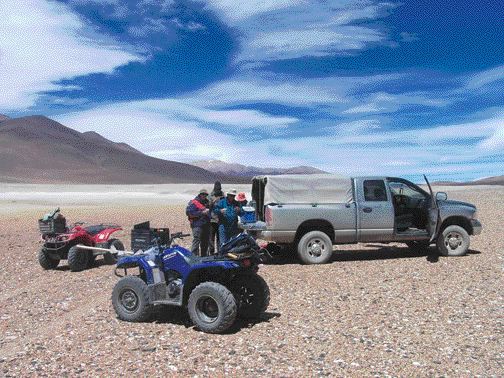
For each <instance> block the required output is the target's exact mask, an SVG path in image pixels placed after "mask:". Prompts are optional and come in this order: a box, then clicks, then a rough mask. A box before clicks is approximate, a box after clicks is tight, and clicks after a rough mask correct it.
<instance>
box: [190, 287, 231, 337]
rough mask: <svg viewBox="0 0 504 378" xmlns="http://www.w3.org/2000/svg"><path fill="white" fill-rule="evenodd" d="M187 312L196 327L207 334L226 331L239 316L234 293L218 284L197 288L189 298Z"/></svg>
mask: <svg viewBox="0 0 504 378" xmlns="http://www.w3.org/2000/svg"><path fill="white" fill-rule="evenodd" d="M187 310H188V312H189V317H190V318H191V320H192V322H193V323H194V325H195V326H196V327H198V328H199V329H200V330H202V331H203V332H207V333H221V332H224V331H226V330H227V329H228V328H229V327H231V325H233V323H234V321H235V319H236V315H237V306H236V300H235V297H234V296H233V293H231V291H229V290H228V289H227V288H226V287H225V286H223V285H221V284H219V283H217V282H203V283H201V284H199V285H198V286H196V287H195V288H194V290H193V291H192V293H191V295H190V296H189V302H188V304H187Z"/></svg>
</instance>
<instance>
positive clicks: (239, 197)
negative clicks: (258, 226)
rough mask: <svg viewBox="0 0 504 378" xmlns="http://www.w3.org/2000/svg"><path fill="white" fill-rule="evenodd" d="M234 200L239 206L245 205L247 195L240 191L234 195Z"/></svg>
mask: <svg viewBox="0 0 504 378" xmlns="http://www.w3.org/2000/svg"><path fill="white" fill-rule="evenodd" d="M235 201H236V202H238V203H239V204H240V206H247V203H248V201H247V196H245V193H243V192H240V193H238V194H237V195H236V198H235Z"/></svg>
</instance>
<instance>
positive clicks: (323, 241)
mask: <svg viewBox="0 0 504 378" xmlns="http://www.w3.org/2000/svg"><path fill="white" fill-rule="evenodd" d="M297 253H298V256H299V258H300V259H301V261H302V262H303V263H304V264H325V263H327V262H328V261H329V260H330V259H331V257H332V241H331V239H330V238H329V236H327V234H326V233H324V232H322V231H310V232H308V233H306V234H304V235H303V237H302V238H301V239H300V240H299V242H298V245H297Z"/></svg>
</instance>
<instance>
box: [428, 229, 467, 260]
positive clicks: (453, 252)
mask: <svg viewBox="0 0 504 378" xmlns="http://www.w3.org/2000/svg"><path fill="white" fill-rule="evenodd" d="M436 246H437V249H438V252H439V254H440V255H442V256H464V255H465V254H466V253H467V251H468V250H469V234H468V233H467V231H466V230H465V229H464V228H462V227H460V226H455V225H453V226H448V227H446V228H445V229H444V230H443V231H442V232H441V233H440V234H439V235H438V239H437V242H436Z"/></svg>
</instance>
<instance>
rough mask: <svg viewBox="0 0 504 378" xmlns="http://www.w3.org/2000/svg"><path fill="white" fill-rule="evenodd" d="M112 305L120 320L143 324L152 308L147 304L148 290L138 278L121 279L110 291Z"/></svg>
mask: <svg viewBox="0 0 504 378" xmlns="http://www.w3.org/2000/svg"><path fill="white" fill-rule="evenodd" d="M112 305H113V306H114V310H115V312H116V314H117V317H118V318H119V319H121V320H126V321H128V322H144V321H146V320H148V319H149V318H150V317H151V316H152V310H153V308H154V306H152V305H151V304H150V303H149V288H148V287H147V284H146V283H145V282H144V281H143V280H142V279H141V278H139V277H136V276H126V277H123V278H121V279H120V280H119V281H118V282H117V283H116V285H115V286H114V290H113V291H112Z"/></svg>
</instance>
